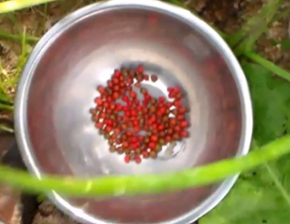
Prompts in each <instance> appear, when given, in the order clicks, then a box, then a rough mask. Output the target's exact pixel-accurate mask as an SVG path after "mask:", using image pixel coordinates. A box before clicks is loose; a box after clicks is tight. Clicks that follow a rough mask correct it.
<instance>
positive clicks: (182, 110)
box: [177, 107, 186, 114]
mask: <svg viewBox="0 0 290 224" xmlns="http://www.w3.org/2000/svg"><path fill="white" fill-rule="evenodd" d="M177 111H178V113H180V114H184V113H185V112H186V109H185V108H184V107H179V108H177Z"/></svg>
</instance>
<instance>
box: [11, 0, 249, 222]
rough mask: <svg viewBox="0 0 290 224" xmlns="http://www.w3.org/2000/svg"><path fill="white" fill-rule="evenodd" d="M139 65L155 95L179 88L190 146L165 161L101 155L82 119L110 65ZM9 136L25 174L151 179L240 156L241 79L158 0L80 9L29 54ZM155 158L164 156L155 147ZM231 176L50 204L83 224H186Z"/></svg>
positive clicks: (208, 40) (244, 96) (244, 118)
mask: <svg viewBox="0 0 290 224" xmlns="http://www.w3.org/2000/svg"><path fill="white" fill-rule="evenodd" d="M139 63H142V64H144V65H145V68H146V72H148V73H151V72H154V73H157V74H160V79H159V81H158V82H157V84H156V85H155V86H151V87H150V88H151V89H152V90H154V91H155V93H156V94H159V95H162V94H165V89H166V86H170V85H174V84H178V85H180V86H182V88H183V91H184V92H185V93H186V96H187V104H188V106H189V107H190V116H189V119H190V122H191V127H190V138H188V139H187V140H185V141H184V142H180V143H179V144H178V145H177V146H176V147H177V148H176V150H177V153H176V154H175V156H174V157H173V158H170V159H164V156H165V154H164V155H163V156H161V157H160V158H158V159H156V160H147V161H144V162H143V163H142V164H140V165H137V164H133V163H132V164H129V165H127V164H125V163H124V162H123V158H121V157H120V156H119V155H115V154H110V153H109V151H108V145H107V143H106V141H105V140H103V138H102V137H101V136H99V135H98V132H97V130H96V129H95V128H94V124H93V123H92V121H91V118H90V115H89V112H88V111H89V109H90V108H91V107H92V106H93V105H94V104H93V100H94V97H96V94H97V92H96V86H98V85H100V84H105V83H106V80H108V79H109V78H110V76H111V74H112V72H113V70H114V69H115V68H116V67H120V66H124V65H126V66H136V65H137V64H139ZM15 120H16V133H17V140H18V143H19V146H20V149H21V151H22V155H23V158H24V160H25V162H26V164H27V166H28V168H29V170H30V171H31V172H32V173H33V174H35V175H37V177H39V178H41V176H42V175H43V174H44V173H49V174H60V175H74V176H79V177H93V176H98V175H110V174H131V175H134V174H141V173H160V172H167V171H172V170H180V169H184V168H188V167H194V166H197V165H202V164H207V163H211V162H214V161H218V160H221V159H225V158H229V157H235V156H241V155H244V154H246V153H247V152H248V149H249V144H250V139H251V134H252V108H251V101H250V96H249V90H248V86H247V82H246V79H245V76H244V74H243V71H242V69H241V67H240V65H239V63H238V62H237V60H236V58H235V56H234V55H233V53H232V52H231V50H230V49H229V47H228V46H227V45H226V43H225V42H224V41H223V40H222V38H221V37H220V36H219V35H218V34H217V33H216V32H215V31H214V30H213V29H212V28H210V27H209V26H208V25H207V24H206V23H205V22H203V21H201V20H200V19H198V18H197V17H195V16H194V15H192V14H191V13H190V12H188V11H186V10H184V9H181V8H178V7H175V6H172V5H168V4H165V3H162V2H159V1H148V0H138V1H136V0H114V1H109V2H102V3H97V4H93V5H90V6H87V7H85V8H82V9H80V10H78V11H76V12H74V13H72V14H70V15H69V16H67V17H65V18H64V19H62V20H61V21H60V22H59V23H57V24H56V25H55V26H54V27H53V28H52V29H50V30H49V32H48V33H47V34H46V35H45V36H44V37H43V38H42V39H41V40H40V42H39V43H38V44H37V46H36V47H35V48H34V50H33V52H32V54H31V55H30V58H29V60H28V62H27V64H26V66H25V69H24V71H23V74H22V77H21V80H20V84H19V86H18V91H17V99H16V111H15ZM164 150H165V149H164ZM236 179H237V176H234V177H231V178H229V179H227V180H225V181H224V182H222V183H220V184H217V185H212V186H207V187H201V188H194V189H188V190H184V191H179V192H175V193H165V194H162V195H149V196H136V197H114V198H110V199H67V198H63V197H61V196H60V195H58V194H57V193H55V192H53V193H52V194H51V195H50V197H51V199H52V200H53V202H54V203H55V204H56V205H57V206H58V207H59V208H60V209H62V210H63V211H64V212H65V213H67V214H69V215H71V216H72V217H74V218H75V219H77V220H78V221H80V222H83V223H134V224H136V223H146V224H149V223H167V224H173V223H174V224H175V223H183V224H184V223H190V222H191V221H194V220H196V219H198V218H199V217H200V216H202V215H203V214H205V213H206V212H208V211H209V210H210V209H212V208H213V207H214V206H215V205H217V203H218V202H219V201H221V200H222V198H223V197H224V196H225V195H226V194H227V192H228V191H229V190H230V188H231V187H232V186H233V184H234V182H235V180H236Z"/></svg>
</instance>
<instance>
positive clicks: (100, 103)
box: [95, 97, 103, 106]
mask: <svg viewBox="0 0 290 224" xmlns="http://www.w3.org/2000/svg"><path fill="white" fill-rule="evenodd" d="M95 103H96V104H97V105H98V106H101V105H102V104H103V100H102V99H101V98H100V97H97V98H96V99H95Z"/></svg>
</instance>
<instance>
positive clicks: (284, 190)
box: [264, 163, 290, 206]
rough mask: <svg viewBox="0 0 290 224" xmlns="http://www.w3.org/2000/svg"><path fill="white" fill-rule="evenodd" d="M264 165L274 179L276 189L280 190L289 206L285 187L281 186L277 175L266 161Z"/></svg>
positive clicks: (289, 202)
mask: <svg viewBox="0 0 290 224" xmlns="http://www.w3.org/2000/svg"><path fill="white" fill-rule="evenodd" d="M264 166H265V168H266V169H267V171H268V173H269V175H270V176H271V178H272V180H273V181H274V183H275V185H276V187H277V188H278V190H279V191H280V193H281V194H282V196H283V197H284V199H285V201H286V202H287V203H288V205H289V206H290V196H289V195H288V193H287V191H286V189H285V188H284V187H283V185H282V183H281V182H280V180H279V179H278V178H277V175H276V174H275V172H274V170H273V169H272V167H271V165H270V164H267V163H266V164H265V165H264Z"/></svg>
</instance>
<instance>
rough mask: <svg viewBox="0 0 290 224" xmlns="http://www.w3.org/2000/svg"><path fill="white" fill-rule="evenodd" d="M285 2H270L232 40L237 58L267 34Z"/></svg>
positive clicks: (278, 0)
mask: <svg viewBox="0 0 290 224" xmlns="http://www.w3.org/2000/svg"><path fill="white" fill-rule="evenodd" d="M283 1H284V0H268V1H267V2H266V3H265V5H264V6H263V8H262V9H261V10H260V12H259V13H257V14H256V15H255V16H253V17H252V18H250V19H249V20H248V21H247V22H246V23H245V24H244V25H243V27H242V28H241V30H240V31H238V32H237V33H236V34H234V35H233V36H232V37H231V38H230V40H229V44H230V45H231V46H234V47H235V53H236V56H240V55H242V54H243V53H244V52H247V51H250V50H251V49H252V47H253V45H254V43H255V42H256V40H257V39H258V38H259V37H260V36H261V35H262V33H264V32H265V30H266V29H267V26H268V25H269V24H270V23H272V21H273V18H274V16H275V14H276V12H277V10H278V8H279V7H280V6H281V5H282V3H283Z"/></svg>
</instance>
